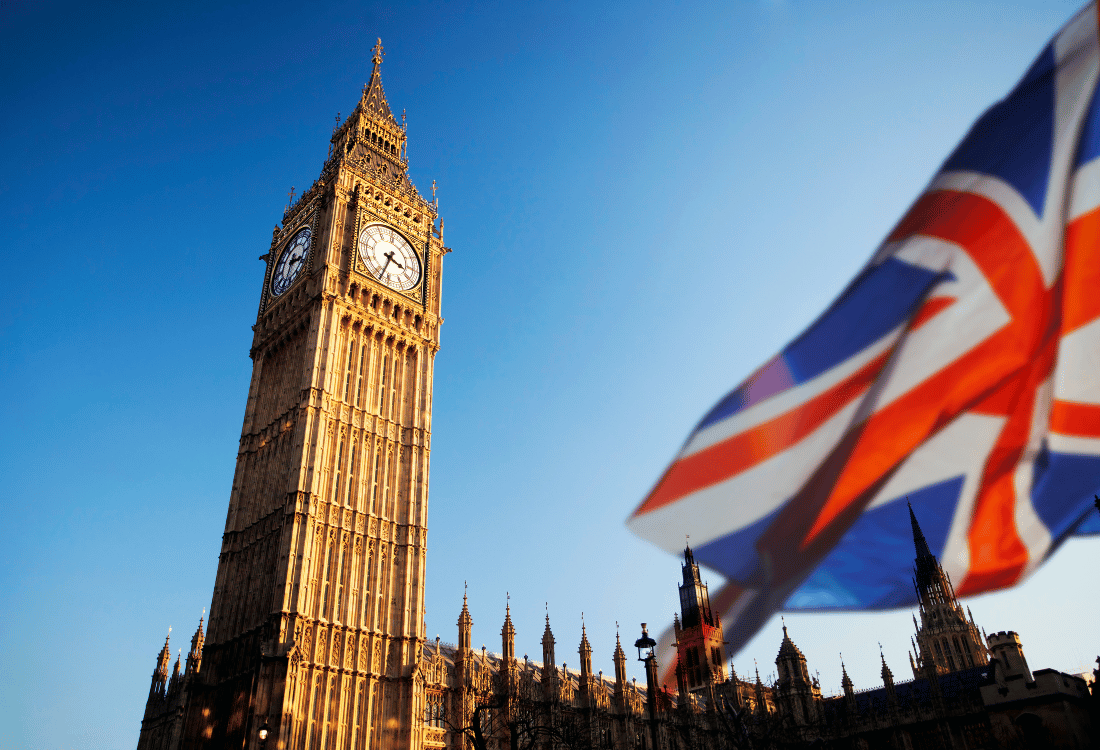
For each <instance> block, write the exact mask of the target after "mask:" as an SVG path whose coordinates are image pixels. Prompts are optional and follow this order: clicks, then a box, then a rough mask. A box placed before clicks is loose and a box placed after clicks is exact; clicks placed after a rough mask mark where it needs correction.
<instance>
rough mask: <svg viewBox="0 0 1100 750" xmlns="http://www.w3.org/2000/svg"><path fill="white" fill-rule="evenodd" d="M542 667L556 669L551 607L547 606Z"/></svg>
mask: <svg viewBox="0 0 1100 750" xmlns="http://www.w3.org/2000/svg"><path fill="white" fill-rule="evenodd" d="M542 667H543V669H553V668H554V633H553V632H552V631H551V630H550V605H549V604H547V605H546V629H545V630H543V631H542Z"/></svg>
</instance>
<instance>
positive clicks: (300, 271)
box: [141, 42, 449, 750]
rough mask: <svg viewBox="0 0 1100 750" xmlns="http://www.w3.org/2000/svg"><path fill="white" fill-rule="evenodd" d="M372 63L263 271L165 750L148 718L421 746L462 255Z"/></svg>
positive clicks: (229, 741)
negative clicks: (441, 392) (444, 301)
mask: <svg viewBox="0 0 1100 750" xmlns="http://www.w3.org/2000/svg"><path fill="white" fill-rule="evenodd" d="M373 63H374V68H373V71H372V73H371V76H370V80H369V82H368V83H367V84H366V85H365V86H364V88H363V92H362V96H361V97H360V100H359V102H358V104H357V106H356V107H355V110H354V111H353V112H352V113H351V115H350V116H349V117H348V118H347V119H346V120H345V121H344V122H343V123H339V122H338V125H337V127H336V128H335V130H334V132H333V135H332V138H331V143H330V146H329V153H328V157H327V159H326V160H325V163H324V165H323V167H322V169H321V173H320V176H319V177H318V178H317V180H316V181H315V182H314V183H313V185H312V186H310V187H309V188H308V189H306V190H305V191H303V192H302V194H301V196H300V197H299V198H298V199H297V200H296V201H294V200H293V199H292V203H291V205H289V206H288V207H287V209H286V211H285V212H284V213H283V216H282V221H281V224H280V225H279V226H277V227H276V228H275V231H274V233H273V235H272V240H271V246H270V249H269V251H268V252H267V254H266V255H264V256H263V257H262V258H261V260H264V261H265V262H266V266H265V274H264V281H263V288H262V290H261V293H260V303H259V313H258V316H257V320H256V324H255V326H253V329H254V331H255V335H254V338H253V343H252V350H251V353H250V354H251V357H252V360H253V371H252V382H251V385H250V387H249V393H248V402H247V405H246V408H245V416H244V426H243V429H242V431H241V441H240V449H239V453H238V457H237V467H236V472H235V474H234V477H233V488H232V492H231V494H230V500H229V511H228V514H227V518H226V522H225V533H224V535H223V541H222V548H221V553H220V556H219V559H218V570H217V577H216V580H215V584H214V594H213V600H212V602H211V606H210V618H209V625H208V629H207V632H206V635H205V642H203V641H202V639H201V638H200V639H199V641H198V642H197V643H196V644H194V646H193V649H192V654H191V655H190V656H189V658H188V675H191V672H192V669H191V663H192V662H193V663H194V665H195V666H194V673H195V675H196V676H195V678H194V679H192V680H191V683H192V684H191V685H190V687H189V689H190V694H189V699H188V702H187V705H186V706H182V707H181V712H182V718H183V729H182V738H181V739H180V740H179V742H177V743H175V744H172V743H169V742H167V740H165V741H164V742H162V743H154V744H149V743H148V742H146V739H147V735H148V736H149V737H151V736H152V732H153V729H154V727H153V726H152V725H150V726H149V727H145V726H144V724H143V729H142V735H141V737H142V739H141V742H142V743H145V744H144V745H143V747H144V746H147V747H150V748H153V747H157V748H160V747H165V748H169V747H171V748H175V747H187V748H192V747H196V748H197V747H200V746H211V747H230V746H232V747H241V748H253V747H257V743H258V742H259V740H258V732H259V729H260V728H261V727H263V726H266V727H267V729H268V733H267V739H266V745H267V747H270V748H273V749H274V748H280V749H281V750H284V749H285V750H290V749H297V748H320V747H324V748H333V749H337V748H340V749H343V748H357V749H359V748H363V749H368V750H369V749H376V748H387V750H388V749H389V748H395V749H402V748H412V747H420V746H421V744H422V742H421V736H420V735H421V732H422V731H423V723H422V722H421V721H420V717H421V715H422V713H423V711H424V708H425V707H424V690H423V687H422V686H423V676H422V675H420V674H419V669H420V667H421V657H422V652H423V650H424V646H425V633H424V572H425V550H426V537H427V512H428V464H429V456H430V449H431V405H432V377H433V364H434V360H435V354H436V352H437V350H438V348H439V325H440V323H441V322H442V319H441V317H440V265H441V259H442V257H443V255H444V254H446V253H447V252H449V250H448V249H447V248H445V247H444V246H443V237H442V228H443V224H442V221H441V220H439V219H438V214H437V203H436V202H435V201H434V200H433V201H431V202H429V201H427V200H425V199H424V198H422V197H421V196H420V194H419V193H418V192H417V190H416V188H415V187H414V186H413V184H412V183H411V182H410V181H409V177H408V169H407V168H408V160H407V146H406V129H405V122H404V116H403V115H402V118H401V121H400V122H399V121H398V120H397V119H396V118H395V117H394V115H393V112H392V110H391V108H390V104H389V102H388V101H387V99H386V95H385V92H384V91H383V89H382V79H381V73H380V70H381V64H382V45H381V42H379V43H378V45H377V46H375V48H374V57H373ZM433 192H434V191H433ZM200 658H201V664H202V669H201V671H200V670H199V667H198V665H199V659H200ZM158 669H159V666H158ZM150 700H151V701H152V700H153V699H152V698H150ZM147 715H148V711H147ZM147 729H148V730H149V731H148V732H147Z"/></svg>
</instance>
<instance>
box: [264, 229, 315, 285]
mask: <svg viewBox="0 0 1100 750" xmlns="http://www.w3.org/2000/svg"><path fill="white" fill-rule="evenodd" d="M311 238H312V232H311V231H310V229H309V227H303V228H302V229H300V230H298V233H297V234H295V235H294V239H292V240H291V241H290V242H288V243H287V244H286V247H284V248H283V254H282V255H281V256H279V262H278V264H277V265H276V266H275V273H274V274H272V276H271V292H272V293H273V294H275V295H276V296H278V295H280V294H282V293H283V292H285V291H286V290H287V289H289V288H290V285H291V284H293V283H294V279H296V278H298V274H300V273H301V272H302V266H304V265H305V262H306V257H307V256H308V255H309V243H310V239H311Z"/></svg>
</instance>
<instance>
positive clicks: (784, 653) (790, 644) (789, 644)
mask: <svg viewBox="0 0 1100 750" xmlns="http://www.w3.org/2000/svg"><path fill="white" fill-rule="evenodd" d="M780 659H800V660H802V661H806V657H805V656H803V655H802V651H801V650H799V648H798V646H796V645H794V641H792V640H791V637H790V636H789V635H787V623H785V622H784V623H783V642H782V643H781V644H779V655H778V656H777V657H775V660H776V662H778V661H779V660H780Z"/></svg>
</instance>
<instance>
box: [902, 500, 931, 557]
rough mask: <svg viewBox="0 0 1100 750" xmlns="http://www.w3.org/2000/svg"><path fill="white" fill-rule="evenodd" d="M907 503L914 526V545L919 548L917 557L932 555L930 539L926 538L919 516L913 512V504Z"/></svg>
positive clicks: (911, 522)
mask: <svg viewBox="0 0 1100 750" xmlns="http://www.w3.org/2000/svg"><path fill="white" fill-rule="evenodd" d="M906 505H908V506H909V523H910V524H912V526H913V546H914V547H916V549H917V557H923V556H924V555H929V556H930V555H931V554H932V551H931V550H930V549H928V540H927V539H925V538H924V532H923V531H921V530H920V524H919V523H917V516H916V514H915V513H913V504H912V503H909V502H907V503H906Z"/></svg>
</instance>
